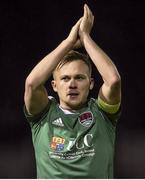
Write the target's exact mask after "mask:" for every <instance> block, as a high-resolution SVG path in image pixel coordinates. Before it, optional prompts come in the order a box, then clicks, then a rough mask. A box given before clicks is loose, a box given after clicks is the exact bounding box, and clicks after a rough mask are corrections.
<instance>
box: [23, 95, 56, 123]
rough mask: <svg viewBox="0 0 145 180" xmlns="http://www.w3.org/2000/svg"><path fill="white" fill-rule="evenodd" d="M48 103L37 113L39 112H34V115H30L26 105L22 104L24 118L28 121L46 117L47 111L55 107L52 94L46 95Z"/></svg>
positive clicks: (36, 120)
mask: <svg viewBox="0 0 145 180" xmlns="http://www.w3.org/2000/svg"><path fill="white" fill-rule="evenodd" d="M48 99H49V101H48V104H47V106H46V107H45V108H44V109H43V110H42V111H41V112H40V113H39V114H36V115H31V114H29V113H28V112H27V110H26V107H25V106H24V109H23V111H24V115H25V117H26V119H27V120H28V121H29V122H38V121H39V120H42V119H44V118H45V117H46V115H47V114H48V113H49V111H50V110H51V109H52V108H53V109H54V108H55V107H56V105H57V101H56V99H55V98H54V97H52V96H48Z"/></svg>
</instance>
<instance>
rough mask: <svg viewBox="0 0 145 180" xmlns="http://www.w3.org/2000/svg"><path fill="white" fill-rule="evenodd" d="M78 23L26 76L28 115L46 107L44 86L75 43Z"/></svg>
mask: <svg viewBox="0 0 145 180" xmlns="http://www.w3.org/2000/svg"><path fill="white" fill-rule="evenodd" d="M80 22H81V19H80V20H79V21H78V22H77V23H76V24H75V25H74V26H73V28H72V29H71V32H70V34H69V36H68V37H67V38H66V39H65V40H64V41H62V42H61V43H60V45H59V46H58V47H57V48H56V49H55V50H53V51H52V52H51V53H50V54H48V55H47V56H46V57H44V58H43V59H42V60H41V61H40V62H39V63H38V64H37V65H36V66H35V67H34V69H33V70H32V71H31V73H30V74H29V75H28V77H27V79H26V81H25V94H24V102H25V106H26V109H27V111H28V113H29V114H32V115H35V114H38V113H40V112H41V111H42V110H43V109H44V108H45V107H46V106H47V104H48V94H47V90H46V88H45V86H44V84H45V82H46V81H47V80H48V78H49V77H50V76H51V74H52V72H53V70H54V69H55V68H56V66H57V64H58V63H59V61H60V60H61V59H62V58H63V56H64V55H65V54H66V53H67V52H68V51H70V50H71V49H72V48H73V46H74V44H75V43H76V41H77V36H78V29H79V25H80Z"/></svg>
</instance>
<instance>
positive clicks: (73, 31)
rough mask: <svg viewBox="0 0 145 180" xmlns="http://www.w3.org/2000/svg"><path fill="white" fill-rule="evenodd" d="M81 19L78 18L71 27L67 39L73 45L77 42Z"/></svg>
mask: <svg viewBox="0 0 145 180" xmlns="http://www.w3.org/2000/svg"><path fill="white" fill-rule="evenodd" d="M81 21H82V18H80V19H79V20H78V21H77V23H76V24H75V25H74V26H73V27H72V29H71V31H70V33H69V35H68V37H67V40H68V41H69V42H70V43H72V46H73V47H74V46H75V45H77V44H78V41H79V39H78V32H79V27H80V23H81Z"/></svg>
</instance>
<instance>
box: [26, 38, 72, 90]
mask: <svg viewBox="0 0 145 180" xmlns="http://www.w3.org/2000/svg"><path fill="white" fill-rule="evenodd" d="M72 46H73V44H72V43H71V42H70V41H69V40H67V39H65V40H64V41H62V42H61V43H60V44H59V46H58V47H57V48H56V49H54V50H53V51H52V52H51V53H50V54H48V55H47V56H45V57H44V58H43V59H42V60H41V61H40V62H39V63H38V64H37V65H36V66H35V67H34V69H33V70H32V71H31V73H30V74H29V76H28V77H27V82H28V83H29V84H30V85H31V86H33V88H34V89H35V88H37V87H38V86H40V85H43V84H44V83H45V82H46V81H47V80H48V78H49V77H50V76H51V74H52V72H53V70H54V69H55V68H56V66H57V64H58V63H59V62H60V60H61V59H62V58H63V57H64V55H65V54H66V53H67V52H68V51H69V50H71V48H72Z"/></svg>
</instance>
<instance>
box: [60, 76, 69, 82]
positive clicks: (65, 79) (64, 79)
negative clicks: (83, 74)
mask: <svg viewBox="0 0 145 180" xmlns="http://www.w3.org/2000/svg"><path fill="white" fill-rule="evenodd" d="M61 80H63V81H65V82H67V81H69V80H70V78H69V77H68V76H63V77H62V78H61Z"/></svg>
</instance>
